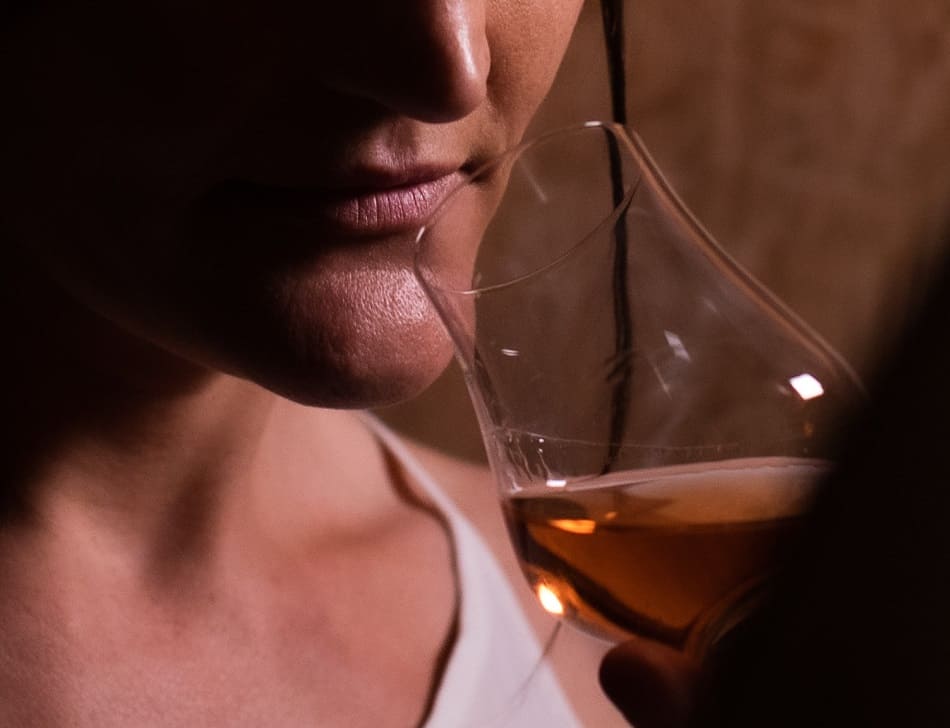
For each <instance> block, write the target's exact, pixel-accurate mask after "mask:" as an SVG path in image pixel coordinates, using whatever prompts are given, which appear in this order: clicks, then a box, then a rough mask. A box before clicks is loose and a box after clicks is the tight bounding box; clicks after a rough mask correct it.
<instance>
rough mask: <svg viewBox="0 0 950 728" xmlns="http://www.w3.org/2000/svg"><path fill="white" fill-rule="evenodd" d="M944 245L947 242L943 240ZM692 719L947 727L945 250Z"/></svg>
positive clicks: (949, 379)
mask: <svg viewBox="0 0 950 728" xmlns="http://www.w3.org/2000/svg"><path fill="white" fill-rule="evenodd" d="M947 242H948V246H947V247H948V248H950V239H948V240H947ZM944 261H945V262H944V265H943V268H942V271H941V272H940V273H939V274H938V275H937V276H935V277H934V279H933V281H934V284H933V287H932V289H931V290H930V291H929V292H928V295H927V296H926V298H925V299H924V301H923V305H922V307H921V308H920V310H919V311H918V313H917V316H916V317H915V318H914V319H913V322H912V323H911V325H910V326H908V327H907V329H906V330H905V332H904V334H903V336H902V337H900V339H899V341H898V342H897V346H896V347H895V348H894V350H893V353H892V354H891V355H890V356H889V357H888V358H886V359H885V360H884V363H883V365H882V366H881V367H880V368H879V370H878V373H877V376H876V377H874V378H873V379H872V382H871V400H870V403H869V405H868V406H867V408H866V409H865V410H864V411H863V412H859V413H858V414H857V417H856V418H855V419H854V420H853V422H852V427H851V428H850V429H849V431H848V432H847V433H846V434H845V436H844V438H843V441H842V442H841V451H840V452H841V457H840V459H839V465H838V467H837V468H836V470H835V471H834V472H833V473H832V474H831V476H830V477H829V479H828V481H827V487H826V488H824V489H822V491H821V496H820V497H819V500H818V501H817V502H816V504H815V506H814V509H813V512H812V513H811V514H810V521H809V522H808V523H807V525H806V527H805V529H804V530H803V532H802V538H801V540H800V541H799V542H797V543H794V544H792V545H791V548H790V549H789V552H788V553H787V554H786V556H787V560H786V561H785V562H784V567H783V570H782V571H781V572H780V575H779V579H778V581H777V583H776V585H775V591H774V594H773V598H772V600H771V601H770V602H769V603H768V604H767V605H766V606H765V607H764V608H763V609H762V610H761V611H760V612H759V613H758V614H757V615H756V616H755V617H754V618H753V619H751V620H750V621H749V623H748V624H747V625H745V626H743V627H742V628H741V630H739V631H738V632H737V633H736V634H735V636H734V637H733V638H731V639H730V640H729V641H728V643H727V644H726V645H724V646H723V648H722V649H721V650H720V652H719V653H718V655H717V656H716V659H715V661H714V663H713V666H712V668H713V669H712V670H711V671H710V674H711V678H710V681H709V684H708V685H707V688H706V689H705V690H704V691H703V693H702V695H701V696H700V697H699V705H698V709H697V711H696V713H695V715H694V720H693V722H692V724H691V725H692V726H693V728H746V727H749V728H751V727H752V726H755V727H757V728H764V727H768V726H775V727H777V728H778V727H784V726H795V727H796V728H803V727H807V726H836V727H841V726H861V727H864V726H889V727H895V726H897V727H904V726H907V727H909V728H916V727H922V726H942V727H946V726H950V685H948V682H950V680H948V678H950V260H948V259H947V258H946V257H945V258H944Z"/></svg>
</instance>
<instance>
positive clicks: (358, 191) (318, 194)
mask: <svg viewBox="0 0 950 728" xmlns="http://www.w3.org/2000/svg"><path fill="white" fill-rule="evenodd" d="M463 177H464V175H463V173H462V171H461V170H460V169H459V168H457V167H455V168H445V167H442V168H435V167H428V168H416V169H413V170H408V171H405V172H392V171H382V172H380V171H371V172H365V173H362V174H360V175H354V176H352V177H351V178H350V179H349V180H346V181H344V182H342V183H341V184H338V185H334V186H331V187H283V186H280V185H273V184H261V183H258V182H252V181H243V180H237V181H228V182H225V183H222V184H220V185H218V186H217V187H216V188H215V190H214V191H213V193H212V195H211V199H210V200H209V202H210V203H211V205H212V206H213V207H214V208H216V209H217V210H219V211H228V212H229V213H232V214H237V215H239V216H246V215H253V216H254V217H257V218H260V217H261V216H265V217H272V218H274V219H275V220H284V221H290V222H295V223H303V224H307V225H309V226H314V227H317V228H318V229H322V230H326V231H328V232H334V233H337V234H345V235H351V236H354V237H369V236H384V235H393V234H398V233H405V232H409V231H414V230H416V229H418V228H419V227H421V226H422V225H423V224H424V223H425V221H426V220H427V219H428V217H429V215H430V214H431V213H432V212H433V210H434V209H435V208H436V206H437V205H438V204H439V202H441V201H442V200H443V199H444V197H445V195H446V194H447V193H448V192H449V191H450V190H451V189H452V188H454V187H455V186H456V185H458V184H459V183H460V182H461V181H462V179H463Z"/></svg>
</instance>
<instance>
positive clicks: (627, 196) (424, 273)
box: [413, 120, 640, 296]
mask: <svg viewBox="0 0 950 728" xmlns="http://www.w3.org/2000/svg"><path fill="white" fill-rule="evenodd" d="M593 129H599V130H601V131H604V132H606V133H608V134H611V135H613V137H614V138H615V139H618V140H619V141H621V142H622V143H623V145H624V147H625V148H626V149H627V152H628V153H629V154H632V155H634V156H635V157H636V156H637V155H636V146H635V144H634V142H633V141H632V140H631V138H630V134H631V131H630V130H629V129H628V128H627V127H625V126H624V125H622V124H618V123H616V122H612V121H602V120H592V121H585V122H582V123H579V124H571V125H569V126H563V127H559V128H557V129H551V130H549V131H546V132H544V133H542V134H538V135H537V136H533V137H531V138H530V139H526V140H523V141H521V142H519V143H518V144H515V145H514V146H512V147H509V148H508V149H507V150H506V151H504V152H502V153H501V154H498V155H497V156H495V157H493V158H492V159H490V160H489V161H487V162H485V163H484V164H481V165H479V166H478V167H477V168H475V169H474V170H472V171H470V172H466V173H465V174H464V175H463V176H462V178H461V179H460V180H459V181H458V183H457V184H455V185H454V186H453V187H452V188H451V189H449V190H448V192H446V194H445V197H444V198H443V199H442V200H441V201H440V202H439V204H438V205H437V206H436V207H435V209H434V210H433V211H432V214H431V215H430V216H429V218H428V220H426V222H425V223H424V224H423V225H422V227H420V228H419V232H418V233H416V238H415V247H416V250H415V254H414V255H413V268H414V269H415V273H416V277H417V278H419V279H420V280H421V281H422V282H423V283H424V284H425V285H426V286H427V287H429V288H431V289H433V290H435V291H438V292H440V293H444V294H445V293H447V294H453V295H456V296H473V295H478V294H482V293H488V292H491V291H498V290H502V289H504V288H507V287H509V286H513V285H516V284H518V283H521V282H523V281H525V280H527V279H529V278H532V277H533V276H536V275H538V274H540V273H543V272H544V271H547V270H550V269H551V268H552V267H554V266H557V265H559V264H560V263H562V262H563V261H564V260H566V259H567V258H568V257H570V256H571V255H573V254H574V253H575V252H577V251H578V250H579V249H581V248H582V247H583V246H584V245H585V244H586V243H587V242H588V241H589V240H590V239H591V238H592V237H593V236H595V235H597V234H598V233H599V232H600V231H601V230H602V229H603V227H604V225H608V224H613V223H614V222H616V220H617V218H619V217H620V215H622V214H623V212H624V211H625V210H626V208H627V207H628V206H629V204H630V202H631V200H632V199H633V196H634V194H635V193H636V191H637V188H638V187H639V185H640V180H639V179H638V180H637V181H636V182H635V183H634V184H633V185H631V186H630V188H629V189H628V190H627V191H626V192H625V193H624V196H623V199H621V200H620V201H619V202H617V203H616V204H615V205H614V207H613V209H612V210H611V212H610V214H609V215H607V216H606V217H605V218H604V219H603V220H602V221H600V222H599V223H598V224H597V225H596V226H595V227H594V229H593V230H591V231H590V232H589V233H588V234H587V235H585V236H583V237H582V238H580V239H579V240H578V241H577V242H576V243H575V244H574V245H572V246H571V247H570V248H568V249H567V250H565V251H564V252H563V253H561V254H560V255H558V256H557V257H556V258H554V259H553V260H551V261H549V262H548V263H545V264H543V265H542V266H540V267H538V268H535V269H533V270H531V271H529V272H527V273H524V274H521V275H518V276H515V277H514V278H512V279H511V280H507V281H502V282H501V283H492V284H490V285H487V286H475V287H470V288H452V287H449V286H445V285H442V284H440V283H439V282H438V280H437V277H436V276H435V275H434V274H433V272H432V270H431V268H429V267H428V266H426V265H425V264H424V262H423V259H424V258H425V252H426V250H427V246H426V245H425V238H426V234H427V233H429V232H430V231H431V230H432V228H433V227H434V226H435V225H437V224H438V223H439V221H440V220H441V219H442V216H443V215H444V214H445V212H446V210H447V209H448V207H449V205H450V203H451V201H452V200H453V199H454V198H455V195H456V194H457V193H458V192H459V191H460V190H462V189H464V188H465V187H467V186H468V185H469V184H471V183H472V181H473V180H477V179H478V178H480V177H482V176H484V175H485V173H486V172H487V171H488V170H490V169H493V168H495V167H498V166H499V165H501V164H503V163H504V162H505V160H508V159H511V158H512V157H517V156H520V155H521V154H523V153H524V152H525V151H526V150H528V149H531V148H533V147H537V146H540V145H542V144H545V143H547V142H549V141H551V140H552V139H554V138H559V137H565V136H571V135H574V134H583V133H586V132H588V131H590V130H593Z"/></svg>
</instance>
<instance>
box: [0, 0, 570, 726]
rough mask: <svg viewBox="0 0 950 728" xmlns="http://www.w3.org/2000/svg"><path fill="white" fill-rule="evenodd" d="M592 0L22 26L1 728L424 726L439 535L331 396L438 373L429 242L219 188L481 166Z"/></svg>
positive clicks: (446, 609) (11, 240)
mask: <svg viewBox="0 0 950 728" xmlns="http://www.w3.org/2000/svg"><path fill="white" fill-rule="evenodd" d="M579 6H580V3H579V0H546V1H544V2H541V1H538V2H519V3H507V2H506V3H502V2H494V1H492V2H483V1H482V0H465V1H464V2H463V1H462V0H446V1H444V2H432V1H429V0H413V1H412V2H405V3H391V2H388V1H387V2H382V0H380V1H379V2H371V3H333V4H328V3H307V4H290V3H263V2H250V1H246V2H239V3H238V4H235V3H218V2H214V1H212V2H205V3H201V4H195V3H185V2H171V3H169V2H165V1H163V2H146V3H144V4H143V3H134V4H128V3H120V2H107V3H101V4H96V6H95V7H89V6H87V5H86V4H83V3H75V2H65V1H63V2H55V1H54V2H44V3H36V4H21V5H19V6H17V7H15V8H13V9H11V10H9V11H7V13H6V15H5V16H4V17H3V21H2V22H3V26H2V29H0V34H2V36H3V38H2V44H0V45H2V48H3V53H4V61H5V63H4V64H2V66H3V68H2V70H0V76H2V78H0V87H2V88H3V90H4V91H3V93H4V96H5V98H4V108H5V110H6V111H5V113H4V115H3V120H2V121H0V127H2V128H0V131H2V133H0V146H2V147H3V148H2V158H3V159H4V160H5V162H4V171H3V174H2V178H0V185H2V195H0V198H2V200H3V202H2V210H3V214H2V218H0V236H2V239H3V241H4V253H5V255H6V259H7V260H6V261H5V265H4V266H3V273H2V275H3V277H4V281H3V286H2V290H3V296H4V305H3V307H2V308H3V311H2V317H3V321H2V323H3V330H4V332H5V335H6V336H7V337H8V344H9V345H8V346H7V347H6V350H7V354H6V355H5V357H4V359H3V362H2V366H3V374H4V376H5V381H6V382H7V383H8V386H7V387H5V388H4V391H3V393H2V398H3V399H2V404H3V407H4V411H5V412H6V413H7V416H8V422H9V423H11V424H12V425H13V427H11V428H10V429H11V434H10V436H9V437H8V438H6V443H5V447H4V451H3V454H2V460H0V468H2V472H3V482H4V483H5V484H6V488H5V490H4V492H3V498H2V501H0V506H2V520H0V595H2V596H0V625H2V627H3V629H2V633H3V638H2V641H0V722H2V723H4V724H7V725H21V726H29V725H42V726H53V725H65V724H68V725H77V726H82V725H90V726H109V725H123V726H126V725H169V724H170V725H215V726H216V725H235V726H238V725H255V726H256V725H274V726H281V725H287V726H299V725H309V724H311V723H312V721H313V719H314V716H317V717H318V718H319V721H320V724H321V725H347V726H359V725H373V726H378V725H383V724H384V721H387V720H388V721H389V723H390V724H392V725H399V726H402V725H411V724H412V723H414V722H416V721H418V720H420V719H421V718H422V717H424V715H425V710H426V704H427V700H428V696H429V693H430V691H431V689H432V686H433V685H434V684H435V681H436V680H437V677H438V671H437V665H438V657H439V654H440V652H441V651H442V650H443V649H444V647H445V645H446V644H447V640H448V639H449V636H450V628H451V624H452V618H453V614H454V609H455V597H456V595H455V593H454V582H453V577H452V568H451V551H450V548H449V542H448V539H447V536H446V534H445V532H444V530H443V529H442V527H441V524H440V521H439V520H438V519H437V518H436V517H434V516H433V514H432V513H431V511H430V510H429V509H427V508H426V506H425V504H424V503H422V502H421V501H420V499H419V498H418V497H417V496H415V495H414V494H413V489H412V483H411V482H410V481H409V480H408V479H407V478H405V477H404V476H402V475H400V474H399V473H398V472H394V471H393V469H392V467H391V464H389V463H387V461H386V459H385V456H384V454H383V452H382V451H381V449H380V448H379V446H378V444H377V443H376V441H375V440H374V439H373V438H372V437H371V436H370V435H369V433H368V432H367V430H366V428H365V427H364V426H363V425H362V424H361V423H360V422H358V421H357V420H355V419H354V418H353V416H352V415H349V414H347V413H345V412H342V411H340V410H338V409H328V408H363V407H369V406H374V405H379V404H382V403H385V402H389V401H393V400H396V399H400V398H403V397H406V396H409V395H411V394H413V393H415V392H417V391H418V390H419V389H420V388H422V387H423V386H425V385H426V384H427V383H428V382H429V381H430V380H431V379H432V378H433V377H434V376H436V375H437V374H438V373H439V371H440V370H441V369H442V367H443V366H444V364H445V362H446V361H447V358H448V355H449V347H448V342H447V341H446V340H445V338H444V336H443V334H442V331H441V327H440V325H439V324H438V322H437V319H436V318H435V315H434V314H433V312H432V311H431V310H430V309H429V308H428V306H427V304H426V302H425V299H424V297H423V296H422V293H421V291H420V290H419V289H418V287H417V286H416V284H415V281H414V278H413V276H412V274H411V267H410V263H411V253H412V246H411V239H410V238H407V237H406V236H405V235H378V236H372V235H370V236H366V235H363V236H348V235H345V234H336V232H337V231H335V230H334V229H333V228H332V226H327V225H325V224H323V223H320V222H317V223H313V221H306V220H305V221H303V222H301V221H300V220H296V219H288V218H287V217H286V216H282V215H280V214H274V215H272V214H270V213H271V211H269V210H267V209H265V208H258V209H255V210H254V212H253V214H246V215H244V214H241V212H240V211H239V210H238V211H235V210H234V209H233V208H227V207H225V208H223V209H222V208H221V207H216V206H215V204H214V201H215V199H216V198H215V194H216V191H218V190H220V189H221V188H222V185H225V184H226V183H228V182H229V181H233V180H240V181H244V182H250V183H253V184H258V185H265V186H267V185H269V186H276V187H280V188H289V189H296V188H305V189H306V188H313V187H316V188H323V187H327V186H331V187H332V186H333V185H335V184H337V183H338V182H339V180H340V179H341V178H346V177H347V175H350V174H351V173H352V172H353V170H359V169H361V168H366V167H372V166H374V165H376V166H387V165H389V166H393V165H395V166H399V165H401V164H411V163H413V162H415V161H418V160H419V159H421V160H422V161H424V162H425V161H433V160H434V161H435V162H438V163H440V164H443V163H451V164H457V165H460V166H470V165H474V164H477V163H478V162H479V160H481V159H483V158H485V157H487V156H489V155H491V154H493V153H495V152H497V151H499V150H500V149H502V148H504V147H506V146H508V145H510V144H511V143H513V142H515V141H516V140H517V139H518V138H519V137H520V136H521V134H522V133H523V131H524V129H525V127H526V125H527V124H528V122H529V121H530V118H531V116H532V114H533V112H534V110H535V109H536V107H537V105H538V104H539V103H540V101H541V99H542V98H543V96H544V94H545V93H546V91H547V88H548V86H549V85H550V83H551V81H552V79H553V76H554V73H555V71H556V68H557V65H558V63H559V60H560V57H561V55H562V53H563V51H564V48H565V46H566V44H567V41H568V39H569V36H570V32H571V30H572V27H573V23H574V21H575V19H576V16H577V13H578V11H579ZM304 405H307V406H304ZM312 405H318V406H317V407H313V406H312ZM406 573H411V574H413V588H412V589H411V590H409V591H408V592H407V590H406V589H405V581H404V575H405V574H406ZM369 625H374V626H375V627H374V628H369ZM380 625H382V626H383V628H380ZM235 696H240V699H235Z"/></svg>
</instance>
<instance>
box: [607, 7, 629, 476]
mask: <svg viewBox="0 0 950 728" xmlns="http://www.w3.org/2000/svg"><path fill="white" fill-rule="evenodd" d="M600 7H601V12H602V16H603V24H604V43H605V46H606V50H607V72H608V76H609V81H610V101H611V107H612V113H613V119H614V121H615V122H616V123H618V124H626V123H627V88H626V72H625V67H624V56H625V53H624V32H623V31H624V23H623V0H601V4H600ZM605 134H606V136H607V145H608V154H609V159H610V185H611V191H612V194H613V205H614V207H615V208H616V207H617V206H618V205H620V204H621V203H622V202H623V198H624V184H623V166H622V163H621V159H620V149H619V147H618V145H617V140H616V139H615V138H614V137H613V136H611V134H610V133H609V132H605ZM614 243H615V244H614V265H613V279H612V288H613V296H614V301H613V303H614V306H613V308H614V325H615V327H616V330H615V336H614V356H613V359H612V361H613V367H612V368H611V370H610V373H609V375H608V379H609V380H611V381H613V383H614V384H613V392H612V394H611V401H610V432H609V437H608V448H607V457H606V459H605V461H604V466H603V469H602V471H601V473H606V472H609V471H610V469H611V468H612V466H613V464H614V462H615V461H616V459H617V455H618V454H619V452H620V443H621V442H622V441H623V434H624V429H625V428H626V422H627V407H628V403H629V400H630V389H631V384H632V380H633V367H632V361H633V360H632V358H631V356H630V352H631V350H632V348H633V321H632V320H631V317H630V290H629V288H628V285H627V261H628V240H627V227H626V216H625V215H621V216H620V217H619V218H618V220H617V224H616V225H615V226H614Z"/></svg>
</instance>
